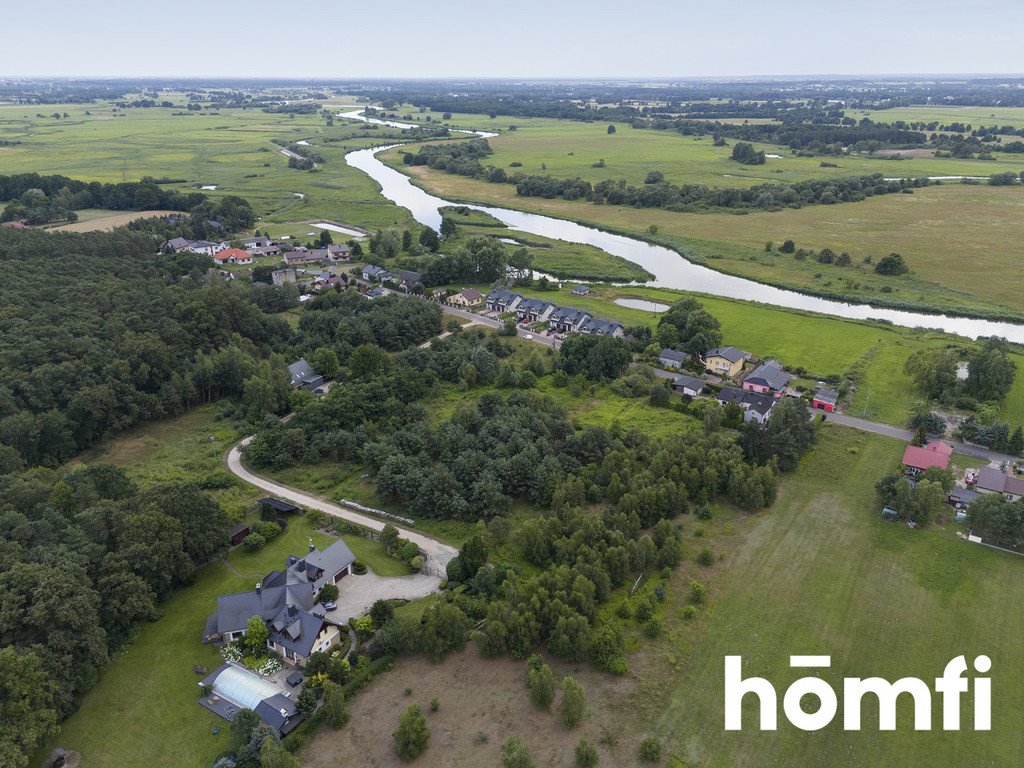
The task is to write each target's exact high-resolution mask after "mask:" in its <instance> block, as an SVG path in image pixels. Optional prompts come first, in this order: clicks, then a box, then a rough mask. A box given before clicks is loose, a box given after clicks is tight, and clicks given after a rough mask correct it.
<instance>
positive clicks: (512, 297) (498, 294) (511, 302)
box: [487, 289, 523, 312]
mask: <svg viewBox="0 0 1024 768" xmlns="http://www.w3.org/2000/svg"><path fill="white" fill-rule="evenodd" d="M522 300H523V297H522V296H521V295H520V294H518V293H512V291H506V290H503V289H498V290H496V291H491V292H490V293H488V294H487V308H488V309H490V310H493V311H495V312H512V311H513V310H514V309H515V308H516V307H518V306H519V302H521V301H522Z"/></svg>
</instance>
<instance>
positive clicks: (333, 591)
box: [316, 584, 339, 603]
mask: <svg viewBox="0 0 1024 768" xmlns="http://www.w3.org/2000/svg"><path fill="white" fill-rule="evenodd" d="M338 594H339V592H338V585H337V584H324V585H323V586H322V587H321V588H320V594H319V595H317V596H316V600H317V602H318V603H331V602H334V601H335V600H337V599H338Z"/></svg>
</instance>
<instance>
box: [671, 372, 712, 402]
mask: <svg viewBox="0 0 1024 768" xmlns="http://www.w3.org/2000/svg"><path fill="white" fill-rule="evenodd" d="M672 390H673V391H674V392H678V393H679V394H680V395H682V396H683V397H684V398H694V397H696V396H697V395H699V394H700V393H701V392H703V391H704V380H703V379H698V378H697V377H695V376H676V377H675V378H674V379H672Z"/></svg>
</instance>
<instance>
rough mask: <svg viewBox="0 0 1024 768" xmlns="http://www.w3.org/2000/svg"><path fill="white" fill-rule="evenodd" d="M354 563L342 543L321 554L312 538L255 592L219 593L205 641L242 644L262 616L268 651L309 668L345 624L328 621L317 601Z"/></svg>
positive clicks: (337, 640) (336, 641)
mask: <svg viewBox="0 0 1024 768" xmlns="http://www.w3.org/2000/svg"><path fill="white" fill-rule="evenodd" d="M355 559H356V558H355V555H353V554H352V550H350V549H349V548H348V545H347V544H345V542H344V541H342V540H341V539H338V540H337V541H335V542H334V543H333V544H331V545H330V546H329V547H327V549H325V550H323V551H321V550H318V549H317V548H316V547H315V546H313V543H312V540H310V544H309V551H308V552H306V554H305V555H304V556H303V557H298V556H296V555H289V556H288V559H287V561H286V563H285V568H284V570H280V571H271V572H270V573H268V574H267V575H266V576H265V577H264V578H263V579H262V580H261V581H260V582H258V583H257V584H256V587H255V589H252V590H250V591H248V592H236V593H234V594H230V595H220V596H219V597H218V598H217V610H216V611H215V612H214V613H212V614H211V615H210V616H209V618H207V620H206V627H205V630H204V633H203V642H204V643H215V642H232V641H234V640H238V639H239V638H242V637H244V636H245V633H246V631H247V630H248V627H249V620H250V619H251V618H252V617H254V616H258V617H260V618H261V619H263V620H264V621H265V622H266V623H267V629H268V631H269V634H268V637H267V648H268V649H270V650H271V651H274V652H275V653H277V654H278V655H279V656H281V657H282V658H284V659H286V660H288V661H291V662H294V663H296V664H300V665H301V664H305V663H306V660H307V659H308V658H309V656H310V654H313V653H316V652H317V651H326V650H327V649H329V648H331V647H333V646H335V645H338V644H339V643H340V642H341V639H342V632H341V631H340V626H341V625H340V624H339V623H338V622H336V621H333V620H331V619H328V618H327V617H326V615H325V613H326V612H325V610H324V607H323V606H322V605H321V604H320V603H319V602H317V597H318V596H319V595H320V591H321V590H322V589H323V588H324V587H325V586H327V585H328V584H337V583H338V582H340V581H341V580H342V579H343V578H345V577H346V576H348V575H349V574H351V573H352V564H353V563H354V562H355ZM345 634H346V635H347V632H346V633H345Z"/></svg>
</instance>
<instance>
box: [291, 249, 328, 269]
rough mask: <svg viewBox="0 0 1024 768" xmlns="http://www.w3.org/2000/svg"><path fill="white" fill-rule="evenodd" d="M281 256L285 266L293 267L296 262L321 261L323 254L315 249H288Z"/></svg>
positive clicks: (309, 262)
mask: <svg viewBox="0 0 1024 768" xmlns="http://www.w3.org/2000/svg"><path fill="white" fill-rule="evenodd" d="M283 258H284V263H285V264H286V265H287V266H289V267H293V266H295V265H296V264H315V263H317V262H320V261H323V258H324V256H323V254H322V253H318V252H317V251H310V250H306V249H302V250H295V251H288V252H286V253H285V254H284V256H283Z"/></svg>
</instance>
